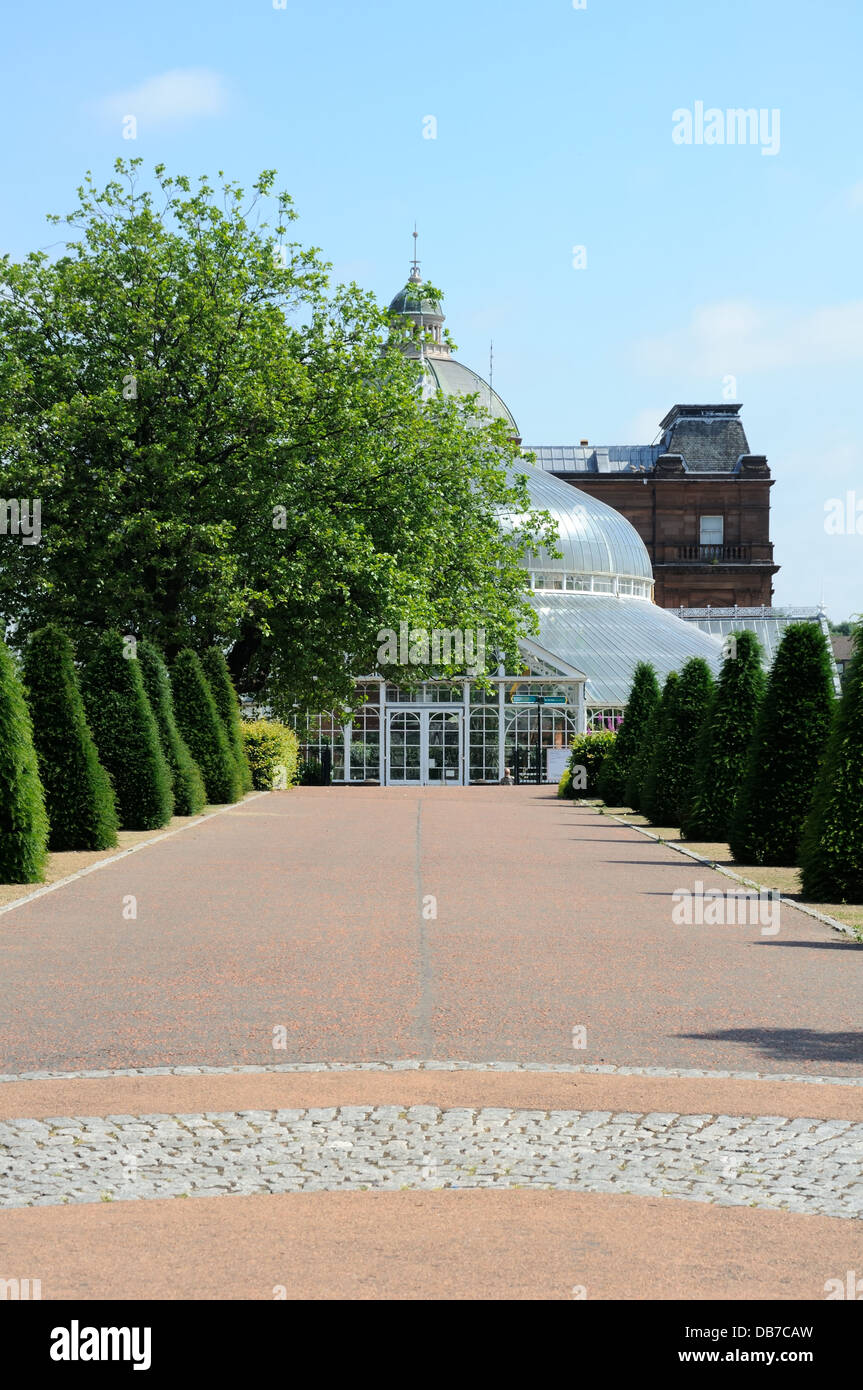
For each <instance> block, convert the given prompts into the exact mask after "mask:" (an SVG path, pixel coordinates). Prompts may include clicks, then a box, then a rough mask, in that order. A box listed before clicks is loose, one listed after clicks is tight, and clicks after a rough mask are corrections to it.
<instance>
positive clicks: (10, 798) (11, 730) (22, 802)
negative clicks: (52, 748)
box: [0, 642, 48, 883]
mask: <svg viewBox="0 0 863 1390" xmlns="http://www.w3.org/2000/svg"><path fill="white" fill-rule="evenodd" d="M47 860H48V816H47V814H46V811H45V795H44V792H43V790H42V783H41V782H40V780H39V767H38V763H37V760H36V749H35V748H34V747H33V726H32V724H31V722H30V714H29V712H28V709H27V705H26V702H25V700H24V689H23V686H22V684H21V681H20V679H19V676H18V672H17V670H16V669H15V663H14V662H13V660H12V655H11V653H10V651H9V649H8V647H7V646H6V644H5V642H0V883H41V881H42V878H43V877H44V874H45V864H46V862H47Z"/></svg>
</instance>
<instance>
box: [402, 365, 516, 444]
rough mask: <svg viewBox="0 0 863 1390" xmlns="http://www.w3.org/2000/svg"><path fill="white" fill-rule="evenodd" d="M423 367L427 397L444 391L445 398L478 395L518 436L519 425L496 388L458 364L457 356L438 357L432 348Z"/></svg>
mask: <svg viewBox="0 0 863 1390" xmlns="http://www.w3.org/2000/svg"><path fill="white" fill-rule="evenodd" d="M423 365H424V366H425V385H424V393H425V394H426V395H432V394H433V393H434V392H435V391H443V393H444V395H445V396H472V395H474V394H475V393H478V394H479V403H480V405H481V406H484V408H485V409H486V410H487V411H488V413H489V414H490V415H492V416H494V418H495V419H496V420H503V421H504V422H505V423H506V424H507V425H510V426H511V427H512V430H513V432H514V433H515V434H518V425H517V424H516V423H515V420H514V419H513V417H512V414H511V413H510V411H509V409H508V407H507V406H506V405H505V403H504V402H503V401H502V400H501V398H500V396H499V395H498V394H497V392H496V391H495V390H494V389H493V387H491V386H489V384H488V382H487V381H484V380H483V378H482V377H481V376H477V374H476V372H473V371H471V369H470V367H466V366H465V365H464V363H463V362H457V361H456V359H455V358H454V357H449V356H441V357H438V356H436V355H435V354H434V350H433V349H432V350H431V351H430V352H429V354H428V356H426V357H424V359H423Z"/></svg>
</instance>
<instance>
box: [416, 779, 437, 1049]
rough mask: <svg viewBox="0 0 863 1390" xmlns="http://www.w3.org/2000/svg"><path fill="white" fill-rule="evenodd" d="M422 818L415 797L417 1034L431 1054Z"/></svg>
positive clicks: (429, 974)
mask: <svg viewBox="0 0 863 1390" xmlns="http://www.w3.org/2000/svg"><path fill="white" fill-rule="evenodd" d="M422 818H423V804H422V798H418V799H417V820H416V886H417V920H418V922H419V984H420V996H419V1005H418V1007H417V1036H418V1038H419V1042H420V1046H421V1047H422V1048H423V1050H424V1051H425V1052H426V1053H428V1054H429V1055H431V1053H432V1051H433V1050H434V1044H433V1040H432V1023H431V1017H432V993H433V989H432V965H431V958H430V955H429V943H428V931H427V929H426V918H425V915H424V912H423V906H424V904H423V877H422Z"/></svg>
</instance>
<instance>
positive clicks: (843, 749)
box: [800, 627, 863, 903]
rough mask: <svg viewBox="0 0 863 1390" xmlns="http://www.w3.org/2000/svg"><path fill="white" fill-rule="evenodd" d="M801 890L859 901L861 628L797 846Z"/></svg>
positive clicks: (862, 898)
mask: <svg viewBox="0 0 863 1390" xmlns="http://www.w3.org/2000/svg"><path fill="white" fill-rule="evenodd" d="M800 867H801V869H802V874H803V893H804V895H805V896H806V897H807V898H809V899H815V900H816V901H819V902H831V903H837V902H851V903H863V628H859V627H858V628H857V630H856V633H855V642H854V653H853V656H852V658H851V661H850V662H849V665H848V668H847V670H846V672H845V680H844V683H843V689H842V699H841V702H840V705H839V709H838V710H837V712H836V718H835V720H834V723H833V728H832V730H831V733H830V741H829V743H828V745H827V754H826V757H825V758H824V762H823V764H822V766H821V771H820V773H819V776H818V781H817V783H816V787H815V794H814V797H813V800H812V808H811V810H810V813H809V817H808V819H807V821H806V824H805V826H804V827H803V837H802V840H801V845H800Z"/></svg>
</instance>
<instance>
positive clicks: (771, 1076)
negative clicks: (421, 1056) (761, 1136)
mask: <svg viewBox="0 0 863 1390" xmlns="http://www.w3.org/2000/svg"><path fill="white" fill-rule="evenodd" d="M406 1071H443V1072H458V1071H463V1072H527V1073H530V1072H546V1073H558V1074H563V1075H578V1074H579V1073H580V1074H582V1075H583V1074H586V1073H590V1074H593V1075H596V1074H599V1075H608V1076H656V1077H670V1078H679V1079H681V1080H703V1081H787V1082H796V1083H800V1082H805V1083H806V1084H807V1085H810V1086H863V1076H798V1075H796V1074H793V1073H790V1072H779V1073H774V1072H761V1071H702V1070H699V1069H695V1068H689V1067H626V1066H615V1065H613V1064H612V1063H596V1064H593V1065H587V1064H585V1065H578V1064H576V1063H572V1062H463V1061H446V1062H445V1061H435V1060H431V1059H429V1060H428V1061H415V1060H413V1059H412V1058H408V1059H404V1060H402V1059H396V1060H394V1061H386V1062H278V1063H273V1064H271V1065H267V1066H232V1067H207V1066H202V1067H137V1068H136V1067H117V1068H113V1069H108V1070H104V1071H29V1072H19V1073H18V1074H17V1075H12V1074H10V1073H7V1074H2V1075H0V1083H3V1082H4V1081H5V1082H16V1081H102V1080H108V1079H110V1078H111V1077H114V1076H262V1075H269V1074H273V1073H296V1074H302V1073H315V1072H406Z"/></svg>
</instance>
